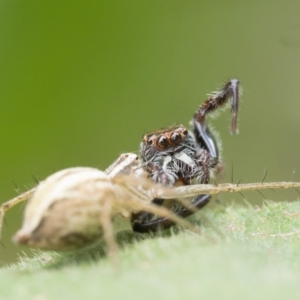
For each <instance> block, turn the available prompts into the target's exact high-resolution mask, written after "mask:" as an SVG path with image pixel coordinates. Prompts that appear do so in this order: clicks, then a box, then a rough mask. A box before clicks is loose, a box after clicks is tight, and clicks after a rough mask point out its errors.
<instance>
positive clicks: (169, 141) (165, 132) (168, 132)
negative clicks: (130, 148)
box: [142, 125, 188, 151]
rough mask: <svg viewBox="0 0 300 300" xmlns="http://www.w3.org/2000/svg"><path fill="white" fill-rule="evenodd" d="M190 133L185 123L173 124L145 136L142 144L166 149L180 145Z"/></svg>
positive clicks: (162, 149) (161, 149) (157, 148)
mask: <svg viewBox="0 0 300 300" xmlns="http://www.w3.org/2000/svg"><path fill="white" fill-rule="evenodd" d="M187 135H188V130H187V129H186V128H185V127H184V126H183V125H178V126H172V127H169V128H166V129H161V130H159V131H155V132H151V133H148V134H145V135H144V136H143V141H142V144H143V145H144V146H145V147H150V148H153V149H156V150H158V151H165V150H167V149H169V148H174V147H176V146H178V145H180V144H181V143H182V142H183V141H184V139H185V137H186V136H187Z"/></svg>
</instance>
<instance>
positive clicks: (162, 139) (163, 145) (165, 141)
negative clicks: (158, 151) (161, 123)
mask: <svg viewBox="0 0 300 300" xmlns="http://www.w3.org/2000/svg"><path fill="white" fill-rule="evenodd" d="M157 144H158V146H159V147H160V148H162V149H166V148H168V146H169V141H168V139H167V138H166V137H165V136H161V137H160V138H159V139H158V142H157Z"/></svg>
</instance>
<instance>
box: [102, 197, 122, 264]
mask: <svg viewBox="0 0 300 300" xmlns="http://www.w3.org/2000/svg"><path fill="white" fill-rule="evenodd" d="M111 217H112V203H111V201H104V202H103V207H102V212H101V215H100V223H101V226H102V230H103V238H104V240H105V243H106V245H107V255H108V256H109V257H110V259H111V260H112V262H113V264H114V265H115V266H117V264H118V255H117V254H118V244H117V242H116V240H115V236H114V228H113V224H112V219H111Z"/></svg>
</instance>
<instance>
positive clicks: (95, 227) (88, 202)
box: [0, 153, 300, 260]
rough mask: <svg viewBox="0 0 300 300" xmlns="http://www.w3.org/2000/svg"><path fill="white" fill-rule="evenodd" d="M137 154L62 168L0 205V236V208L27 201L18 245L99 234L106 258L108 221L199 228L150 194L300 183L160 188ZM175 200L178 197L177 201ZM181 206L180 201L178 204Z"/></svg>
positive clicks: (50, 246) (63, 242)
mask: <svg viewBox="0 0 300 300" xmlns="http://www.w3.org/2000/svg"><path fill="white" fill-rule="evenodd" d="M147 176H148V173H147V172H146V171H145V170H144V169H143V168H142V167H141V162H140V160H139V159H138V156H137V155H135V154H133V153H126V154H122V155H121V156H120V157H119V158H118V159H117V160H116V161H115V162H114V163H113V164H112V165H111V166H110V167H109V168H108V169H107V170H106V171H105V172H102V171H100V170H98V169H95V168H88V167H77V168H69V169H64V170H61V171H59V172H56V173H54V174H53V175H51V176H49V177H48V178H46V179H45V180H44V181H42V182H40V183H39V185H38V186H37V187H35V188H33V189H31V190H29V191H27V192H25V193H23V194H21V195H19V196H17V197H15V198H13V199H11V200H10V201H7V202H5V203H3V204H2V205H1V208H0V240H1V233H2V229H3V228H2V227H3V221H4V216H5V212H6V211H7V210H8V209H10V208H12V207H13V206H14V205H16V204H17V203H20V202H22V201H25V200H27V199H29V198H30V200H29V201H28V203H27V206H26V209H25V214H24V220H23V225H22V228H21V229H20V230H19V231H18V232H17V233H16V235H15V236H14V241H15V242H17V243H19V244H24V245H28V246H30V247H37V248H41V249H46V250H56V251H59V250H69V249H74V248H75V249H76V248H80V247H83V246H86V245H87V244H89V243H93V242H95V241H96V240H98V239H99V238H101V237H103V238H104V240H105V242H106V244H107V250H108V254H109V256H111V257H112V258H113V259H114V260H115V259H116V252H117V249H118V246H117V243H116V241H115V239H114V231H113V225H112V220H113V218H114V217H115V216H117V215H121V216H123V217H125V218H129V217H130V215H131V214H133V213H137V212H139V211H145V212H148V213H151V214H155V215H156V216H159V217H161V218H167V219H168V220H170V221H172V222H174V223H176V224H178V225H180V226H183V227H185V228H188V229H190V230H192V231H196V232H199V230H198V229H197V227H194V226H193V225H192V224H191V223H190V222H188V221H186V220H184V219H182V218H181V217H180V216H178V215H176V214H175V213H173V212H171V211H169V210H168V209H167V208H166V207H163V206H157V205H154V204H153V203H152V200H153V199H154V198H163V199H173V198H177V199H181V198H186V197H190V196H195V195H199V194H204V193H206V194H217V193H219V192H223V191H226V192H240V191H243V190H254V189H255V190H256V189H263V188H272V189H274V188H295V187H300V183H297V182H296V183H295V182H278V183H257V184H240V185H234V184H220V185H218V186H215V185H210V184H197V185H187V186H181V187H165V186H162V185H159V184H157V183H154V182H153V181H151V180H150V179H148V178H147ZM178 201H179V202H180V200H178ZM182 206H185V202H184V201H183V202H182Z"/></svg>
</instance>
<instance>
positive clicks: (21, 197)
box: [0, 187, 36, 242]
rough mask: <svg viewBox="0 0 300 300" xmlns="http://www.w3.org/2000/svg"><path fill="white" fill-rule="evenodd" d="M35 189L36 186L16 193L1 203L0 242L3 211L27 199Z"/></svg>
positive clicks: (0, 238)
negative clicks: (16, 194) (13, 196)
mask: <svg viewBox="0 0 300 300" xmlns="http://www.w3.org/2000/svg"><path fill="white" fill-rule="evenodd" d="M35 190H36V187H35V188H33V189H31V190H29V191H27V192H25V193H23V194H21V195H18V196H17V197H15V198H13V199H11V200H9V201H7V202H4V203H2V205H1V207H0V242H1V240H2V230H3V222H4V217H5V213H6V212H7V211H8V210H9V209H10V208H12V207H14V206H15V205H16V204H18V203H20V202H23V201H25V200H27V199H29V198H30V197H31V196H32V195H33V193H34V192H35Z"/></svg>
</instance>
